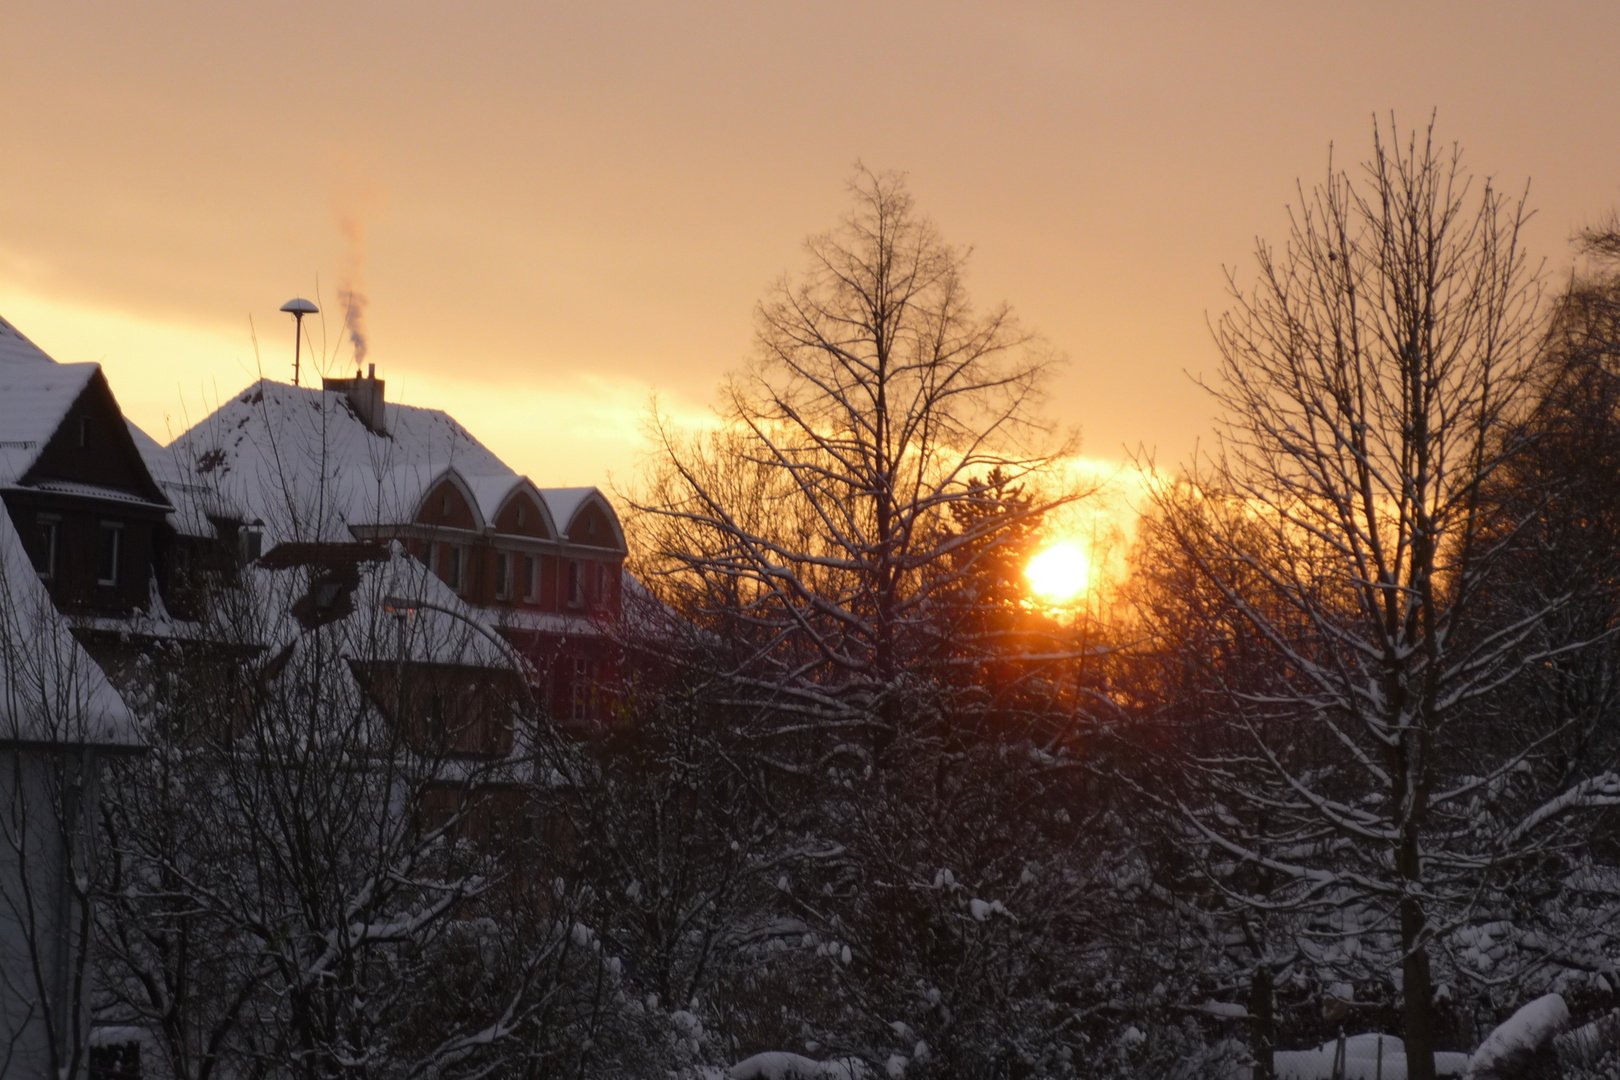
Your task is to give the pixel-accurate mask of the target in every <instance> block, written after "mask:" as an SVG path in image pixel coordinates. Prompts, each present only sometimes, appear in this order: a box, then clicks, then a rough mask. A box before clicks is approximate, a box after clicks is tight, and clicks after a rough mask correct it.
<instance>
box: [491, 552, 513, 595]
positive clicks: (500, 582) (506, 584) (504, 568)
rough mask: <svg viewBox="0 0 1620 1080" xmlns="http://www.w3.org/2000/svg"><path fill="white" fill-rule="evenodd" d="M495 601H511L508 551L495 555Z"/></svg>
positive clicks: (510, 573) (510, 558) (510, 572)
mask: <svg viewBox="0 0 1620 1080" xmlns="http://www.w3.org/2000/svg"><path fill="white" fill-rule="evenodd" d="M495 599H497V600H510V599H512V553H511V552H510V551H501V552H497V553H496V555H495Z"/></svg>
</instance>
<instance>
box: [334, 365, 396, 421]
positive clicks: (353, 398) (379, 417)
mask: <svg viewBox="0 0 1620 1080" xmlns="http://www.w3.org/2000/svg"><path fill="white" fill-rule="evenodd" d="M369 368H370V370H368V371H367V372H366V374H365V376H364V377H362V376H361V374H360V369H359V368H356V369H355V371H354V378H352V379H326V378H323V379H322V380H321V389H322V390H340V391H342V392H343V394H344V395H345V396H347V397H348V399H349V408H351V409H353V410H354V415H355V416H357V417H359V418H360V422H361V423H362V424H364V425H366V427H367V428H368V429H369V430H371V431H373V432H375V433H377V434H378V435H387V434H388V403H387V401H386V400H384V398H383V380H381V379H379V378H377V365H376V364H371V365H369Z"/></svg>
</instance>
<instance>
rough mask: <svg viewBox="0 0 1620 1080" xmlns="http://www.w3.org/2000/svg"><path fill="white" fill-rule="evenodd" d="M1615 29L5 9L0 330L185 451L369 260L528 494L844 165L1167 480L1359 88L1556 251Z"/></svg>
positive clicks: (1065, 410) (747, 297)
mask: <svg viewBox="0 0 1620 1080" xmlns="http://www.w3.org/2000/svg"><path fill="white" fill-rule="evenodd" d="M1617 46H1620V5H1616V4H1614V3H1612V0H1611V2H1609V3H1560V4H1557V5H1550V4H1539V5H1538V4H1529V3H1524V4H1493V3H1451V4H1438V3H1429V4H1414V3H1399V4H1395V3H1391V4H1376V3H1361V4H1355V5H1349V4H1333V5H1329V4H1301V3H1297V2H1295V3H1286V4H1285V3H1273V4H1255V3H1247V4H1245V3H1227V4H1193V3H1186V4H1154V3H1129V4H1126V3H1119V4H1082V3H1073V4H1062V3H1041V2H1033V0H999V2H996V3H954V2H949V0H929V2H926V3H924V2H916V3H910V2H893V3H881V2H879V3H873V2H872V0H866V2H862V3H852V2H843V0H818V2H816V3H802V4H788V3H774V4H769V3H767V4H761V3H758V2H755V3H747V4H744V3H662V4H655V3H649V2H616V0H595V2H592V3H588V4H553V3H538V2H534V0H530V2H527V3H511V4H506V3H482V4H480V3H469V4H462V5H451V4H447V3H438V4H428V3H422V2H413V0H392V2H381V0H377V2H371V3H356V2H341V0H328V2H324V3H318V4H317V3H302V2H297V0H290V2H289V0H283V2H281V3H277V4H273V5H272V4H257V3H229V4H203V3H195V4H175V3H151V2H145V3H139V4H134V3H95V4H88V3H70V2H62V0H55V2H50V3H38V2H33V0H7V2H6V3H5V4H4V5H3V6H0V162H3V164H0V314H4V315H5V316H6V317H7V318H9V319H11V320H12V321H13V322H14V323H16V324H17V325H18V326H19V328H20V329H22V330H23V332H24V333H27V334H29V335H31V336H33V337H34V338H35V339H36V340H37V341H38V342H39V343H40V344H41V345H42V346H44V347H45V348H46V349H47V350H48V351H50V352H52V353H53V354H54V355H55V356H57V358H58V359H61V360H64V361H67V360H100V361H102V362H103V363H104V364H105V366H106V369H107V372H108V375H109V378H110V379H111V381H112V385H113V388H114V390H115V391H116V392H117V393H118V395H119V397H120V399H121V400H122V401H123V403H124V405H125V409H126V411H127V412H128V413H129V414H130V415H131V416H132V417H133V418H134V419H135V420H136V421H137V422H139V423H141V424H143V425H144V426H146V427H147V428H148V429H149V430H151V431H152V433H153V434H155V435H157V436H158V437H159V438H164V437H165V436H166V432H177V431H179V430H180V429H181V428H183V427H184V426H185V425H186V423H187V418H188V417H189V418H190V419H191V420H195V419H196V418H198V417H199V416H200V415H201V414H202V413H203V412H205V411H206V410H207V409H208V408H210V407H211V405H212V402H213V401H215V400H217V398H218V397H220V396H223V395H228V394H230V393H231V392H233V391H234V390H236V389H237V388H238V387H240V386H241V385H243V384H244V383H246V382H247V381H248V380H249V379H250V378H252V377H253V375H254V372H255V371H256V370H257V365H258V363H259V362H262V364H263V366H264V370H265V371H266V372H267V373H269V374H272V375H275V376H277V377H281V378H286V377H287V376H288V373H289V368H290V354H291V338H292V335H291V327H290V324H289V321H288V320H287V318H286V316H282V315H280V314H278V313H277V312H276V309H277V308H278V307H279V306H280V304H281V303H282V301H284V300H286V299H287V298H289V297H291V296H293V295H294V294H299V293H303V294H313V293H314V292H315V289H316V285H317V281H318V282H319V286H320V289H321V294H322V299H323V300H325V301H326V302H327V303H328V305H329V307H330V308H332V309H335V308H336V306H337V305H336V302H335V300H334V296H335V294H336V292H337V289H338V288H339V286H340V285H341V284H342V283H343V280H344V278H345V275H351V276H352V275H353V274H354V272H355V271H356V270H357V269H358V271H359V272H360V278H359V280H360V281H361V282H362V283H363V285H364V288H365V291H366V293H367V295H368V296H369V297H370V308H369V315H368V330H369V339H370V342H371V347H372V352H371V356H370V359H371V360H372V361H375V362H376V363H377V365H378V368H379V373H380V374H381V375H383V376H384V377H385V378H387V379H388V380H389V393H390V396H391V397H396V398H398V397H403V399H404V400H408V401H411V402H412V403H415V404H437V405H441V406H444V407H446V408H449V409H450V410H451V411H452V412H454V413H455V414H456V415H457V416H458V417H459V418H460V419H461V420H462V421H463V422H464V423H466V424H467V425H468V426H469V427H471V428H472V429H473V430H474V431H475V432H476V433H478V434H479V435H480V436H481V437H483V438H484V439H485V441H486V442H488V443H489V444H490V445H491V446H492V447H493V448H494V449H496V450H497V451H498V452H500V453H501V454H502V455H503V456H505V457H506V458H507V460H508V461H509V462H510V463H511V464H512V465H513V466H514V467H515V468H517V469H519V470H520V471H524V472H527V473H528V474H529V475H531V476H532V477H533V478H534V479H535V480H537V481H538V482H540V483H542V484H577V483H603V482H605V480H606V479H607V474H608V473H609V472H610V471H611V472H612V473H614V474H615V475H616V476H617V477H618V478H619V479H620V480H621V481H623V480H628V479H629V478H630V477H631V475H632V474H633V470H634V465H635V453H636V446H637V439H638V436H637V420H638V417H639V415H640V414H641V412H642V411H643V410H644V409H645V407H646V402H647V399H648V397H649V395H650V394H652V393H654V392H657V393H658V394H659V395H660V398H661V401H662V402H663V404H664V406H665V407H666V408H668V409H670V410H673V411H674V412H675V413H676V414H677V415H685V416H693V417H696V416H699V415H701V410H702V409H703V408H704V407H705V406H706V405H707V403H708V402H709V401H710V399H711V396H712V392H713V389H714V387H715V385H716V383H717V381H718V380H719V378H720V376H721V375H722V374H723V373H724V372H725V371H726V370H728V369H729V368H732V367H734V366H735V365H736V364H737V363H738V362H739V361H740V360H741V359H742V358H743V357H744V356H745V354H746V352H747V348H748V343H749V337H750V333H751V311H752V308H753V305H754V302H755V301H756V300H757V299H758V298H759V296H760V295H761V294H762V292H763V291H764V290H765V288H766V287H767V286H768V285H769V283H770V282H771V281H772V280H773V279H774V278H776V277H777V276H778V275H779V274H781V273H782V272H784V271H788V270H793V269H796V268H797V267H798V266H799V265H800V255H799V249H798V244H799V242H800V241H801V240H802V238H803V237H804V236H805V235H806V234H808V233H810V232H813V231H818V230H821V229H824V228H827V227H829V226H830V225H831V224H832V223H833V222H834V220H835V219H836V217H837V215H838V214H839V213H840V212H841V211H842V209H843V207H844V205H845V200H844V194H843V186H842V185H843V181H844V179H845V178H846V177H847V176H848V174H849V171H850V166H851V164H852V162H853V161H855V160H856V159H857V158H859V159H861V160H863V161H865V162H866V163H867V164H868V165H870V166H872V167H874V168H879V169H885V168H895V169H904V170H907V171H909V173H910V175H911V181H912V187H913V190H914V192H915V194H916V196H917V198H918V202H919V204H920V206H921V208H922V209H923V210H924V211H925V212H927V213H928V214H930V215H931V216H932V217H934V218H935V220H936V221H937V222H938V223H939V225H940V227H941V229H942V230H943V232H944V234H945V236H946V238H947V239H949V240H951V241H953V242H956V243H960V244H964V245H967V244H970V245H973V246H974V247H975V249H976V254H975V257H974V264H973V272H972V277H971V278H970V286H971V288H972V290H973V292H974V294H975V295H976V296H977V297H978V298H979V299H980V300H981V302H984V303H990V302H993V301H997V300H1001V299H1006V300H1009V301H1011V302H1012V303H1013V305H1014V306H1015V307H1016V308H1017V309H1018V310H1019V311H1020V313H1021V314H1022V315H1023V317H1024V319H1025V321H1026V322H1027V323H1028V324H1029V325H1031V326H1033V327H1034V328H1036V329H1038V330H1039V331H1041V332H1042V333H1043V334H1044V335H1045V336H1046V337H1047V338H1048V339H1049V340H1050V341H1051V342H1052V344H1053V345H1055V346H1056V347H1057V348H1058V349H1059V350H1061V351H1062V352H1064V353H1065V354H1067V355H1068V356H1069V357H1070V359H1071V363H1070V365H1069V366H1068V368H1067V369H1066V370H1065V371H1064V372H1063V374H1062V375H1061V377H1060V378H1059V380H1058V381H1057V382H1056V383H1055V384H1054V386H1053V393H1052V401H1051V411H1052V413H1053V415H1054V417H1055V418H1056V419H1058V420H1059V421H1060V422H1062V423H1063V424H1065V425H1069V426H1077V427H1079V428H1080V430H1081V432H1082V435H1083V438H1084V447H1085V451H1086V453H1087V454H1088V455H1091V456H1093V457H1096V458H1103V459H1119V458H1121V457H1122V456H1123V454H1124V449H1123V448H1124V447H1126V446H1131V447H1134V446H1136V445H1137V444H1138V443H1144V444H1146V445H1148V446H1150V447H1156V448H1157V451H1158V455H1159V459H1160V461H1161V463H1163V462H1167V461H1175V460H1179V459H1181V458H1184V457H1185V456H1186V454H1187V453H1188V452H1189V451H1190V449H1191V447H1192V445H1193V443H1194V440H1195V439H1196V438H1197V437H1198V436H1199V435H1200V434H1203V433H1204V432H1206V431H1207V428H1208V415H1209V412H1210V409H1209V406H1208V405H1207V403H1206V402H1205V401H1204V400H1203V399H1202V396H1201V394H1200V392H1199V391H1198V390H1196V388H1194V387H1193V386H1191V384H1190V382H1189V381H1188V379H1187V378H1186V376H1185V375H1184V374H1183V372H1184V371H1189V370H1190V371H1193V372H1197V371H1199V370H1202V369H1208V368H1211V367H1212V366H1213V365H1212V355H1213V353H1212V347H1211V345H1210V342H1209V336H1208V332H1207V329H1206V327H1205V316H1206V313H1218V312H1219V311H1220V310H1221V308H1222V306H1223V293H1222V287H1223V279H1222V274H1221V267H1222V265H1223V264H1227V265H1232V264H1235V265H1237V266H1239V267H1240V269H1241V270H1243V271H1245V272H1246V270H1247V267H1248V265H1249V252H1250V249H1251V247H1252V244H1253V240H1254V237H1255V236H1256V235H1257V234H1258V235H1265V236H1270V237H1280V236H1281V234H1282V232H1283V228H1284V214H1283V209H1284V206H1285V204H1286V203H1287V202H1288V201H1289V200H1290V199H1291V198H1292V197H1293V184H1294V180H1295V178H1296V177H1301V176H1303V177H1304V178H1305V179H1306V181H1307V182H1311V181H1314V179H1315V178H1316V177H1317V176H1319V175H1320V174H1321V171H1322V168H1323V165H1324V163H1325V160H1326V153H1327V147H1328V144H1329V142H1330V141H1331V142H1336V143H1337V144H1338V145H1339V146H1340V147H1341V158H1342V159H1345V160H1354V159H1357V158H1359V157H1360V155H1361V154H1362V153H1363V152H1364V149H1365V147H1366V146H1367V143H1368V132H1369V125H1370V116H1371V114H1372V113H1373V112H1375V111H1377V112H1380V113H1387V112H1388V111H1389V110H1390V109H1394V110H1395V111H1396V113H1397V115H1398V117H1399V118H1400V119H1402V120H1403V122H1414V121H1416V122H1421V121H1422V120H1424V119H1426V118H1427V116H1428V114H1429V112H1430V110H1431V109H1434V108H1438V109H1439V112H1440V126H1441V133H1442V134H1443V135H1444V136H1445V137H1446V138H1448V139H1451V138H1454V139H1457V140H1459V141H1461V142H1462V143H1463V145H1464V146H1465V147H1466V149H1467V152H1468V159H1469V160H1470V161H1471V162H1472V164H1473V165H1474V167H1475V168H1476V169H1477V170H1478V171H1480V172H1482V173H1487V174H1492V175H1495V176H1496V177H1497V178H1498V179H1499V181H1500V182H1502V183H1505V184H1507V185H1509V186H1515V187H1516V186H1518V185H1520V184H1522V183H1523V182H1524V181H1525V180H1526V179H1530V180H1532V189H1531V190H1532V202H1533V204H1534V205H1536V206H1537V207H1539V209H1540V214H1539V216H1538V217H1537V219H1536V221H1535V224H1534V227H1533V229H1532V231H1531V235H1530V241H1531V244H1532V246H1533V248H1534V249H1535V250H1536V251H1538V252H1539V253H1541V254H1543V255H1545V256H1546V257H1547V258H1548V260H1549V266H1550V267H1551V268H1552V269H1553V271H1554V272H1555V273H1558V272H1562V271H1563V269H1564V268H1566V267H1567V265H1568V262H1569V254H1568V245H1567V239H1568V237H1569V235H1570V234H1571V233H1572V232H1573V231H1574V230H1575V229H1577V228H1579V227H1580V226H1581V225H1583V224H1586V223H1590V222H1593V221H1595V220H1597V219H1600V218H1602V217H1603V216H1605V215H1606V214H1608V213H1609V211H1610V210H1611V209H1613V208H1614V207H1615V206H1616V205H1617V204H1620V65H1617V64H1616V63H1615V60H1614V54H1615V52H1616V47H1617ZM345 218H347V219H348V220H349V221H350V222H351V223H352V224H353V225H354V227H355V231H357V232H359V233H362V234H363V237H364V241H363V248H362V249H356V248H353V247H352V246H351V245H350V242H349V241H348V240H347V239H346V237H345V233H344V229H343V228H342V222H343V220H344V219H345ZM356 259H360V260H362V262H361V263H360V264H359V265H358V266H356V265H355V260H356ZM250 317H251V319H252V324H253V325H254V326H255V327H256V328H257V334H258V344H259V354H258V356H259V360H258V361H256V360H255V354H254V348H253V343H252V339H251V337H250V332H249V319H250ZM331 332H332V333H334V334H335V326H334V327H332V328H331ZM317 333H318V328H317ZM348 362H349V355H348V352H347V350H346V349H345V350H344V351H342V352H341V353H339V354H338V366H340V367H341V366H346V365H347V364H348Z"/></svg>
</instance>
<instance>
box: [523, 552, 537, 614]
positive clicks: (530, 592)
mask: <svg viewBox="0 0 1620 1080" xmlns="http://www.w3.org/2000/svg"><path fill="white" fill-rule="evenodd" d="M523 598H524V599H525V600H527V601H528V602H529V603H531V604H534V603H538V602H539V600H540V560H539V559H537V558H535V557H534V556H533V555H525V556H523Z"/></svg>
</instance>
